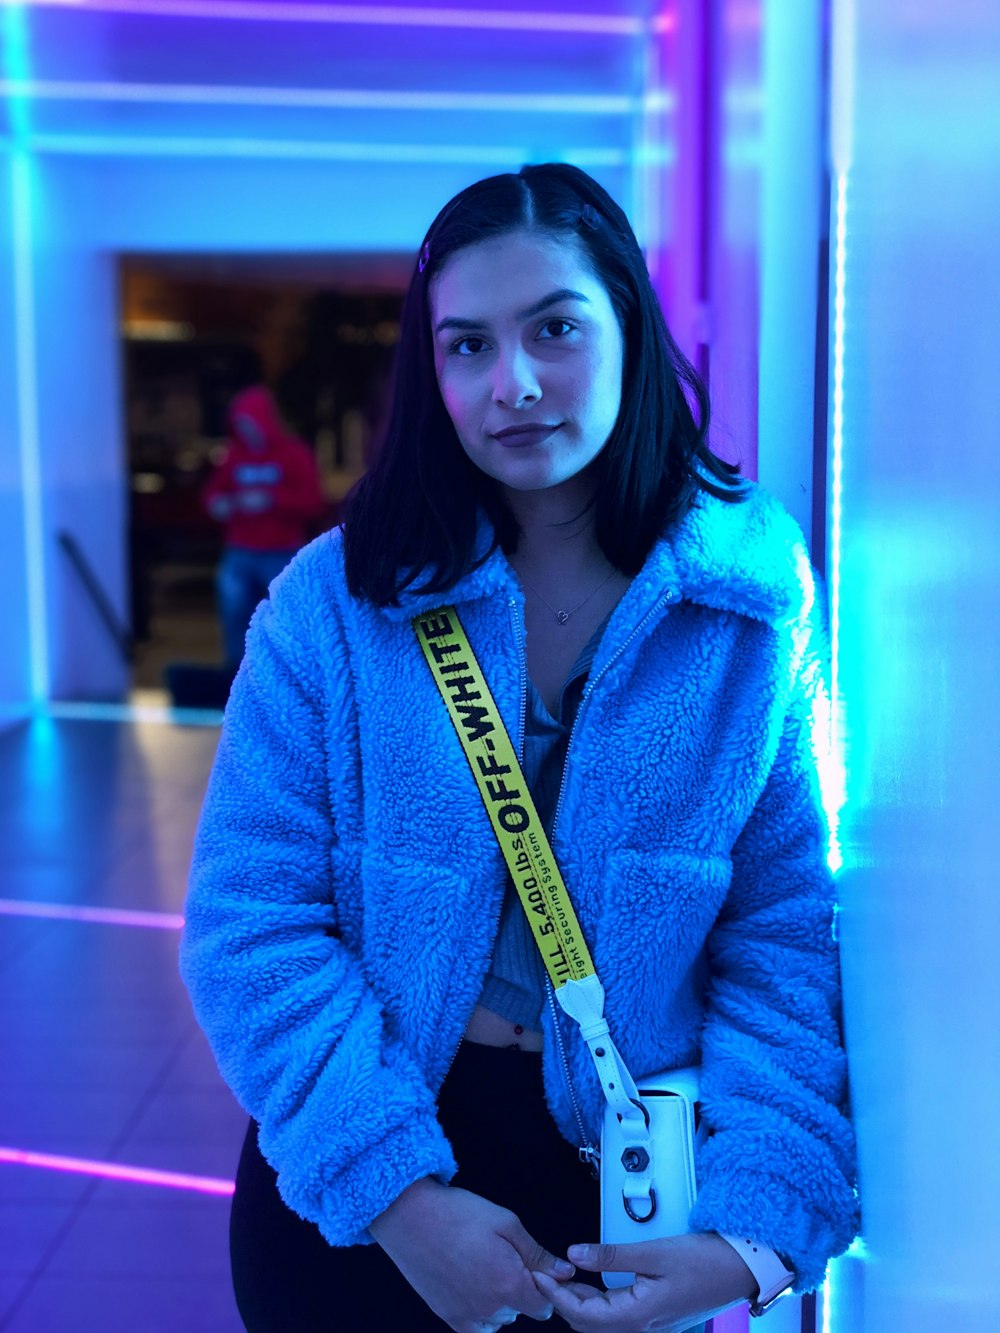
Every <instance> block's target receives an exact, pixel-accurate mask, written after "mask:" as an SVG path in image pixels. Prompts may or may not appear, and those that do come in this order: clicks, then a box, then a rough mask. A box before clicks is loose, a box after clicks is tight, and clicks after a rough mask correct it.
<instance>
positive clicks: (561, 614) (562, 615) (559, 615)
mask: <svg viewBox="0 0 1000 1333" xmlns="http://www.w3.org/2000/svg"><path fill="white" fill-rule="evenodd" d="M617 572H618V571H617V570H616V569H612V570H611V572H610V574H608V575H607V576H606V577H605V578H603V579H601V581H600V583H599V584H598V585H597V587H596V588H592V589H591V590H590V592H588V593H587V595H586V597H585V598H584V599H583V601H582V602H577V604H576V606H574V607H571V608H570V609H569V610H568V611H557V610H556V608H555V607H554V606H553V605H552V603H551V602H550V601H549V599H548V598H547V597H543V596H542V594H541V593H540V592H539V591H538V589H537V588H536V587H535V585H534V584H533V583H529V582H528V580H527V579H526V578H525V577H524V575H523V574H519V575H518V577H519V578H520V580H521V582H522V583H523V584H524V586H525V587H526V588H528V589H529V590H530V591H531V592H533V593H534V594H535V596H536V597H537V598H538V600H539V601H540V602H544V603H545V605H546V606H547V607H548V608H549V610H550V611H551V612H552V614H553V615H554V616H555V618H556V620H557V621H558V622H559V624H560V625H565V624H566V621H567V620H569V618H570V616H575V615H576V613H577V611H579V610H581V609H582V608H583V607H585V606H586V605H587V603H588V602H589V601H590V599H591V598H592V597H596V596H597V594H598V593H599V592H600V591H601V589H602V588H603V587H604V585H605V584H606V583H610V582H611V580H612V579H613V578H614V576H615V574H617Z"/></svg>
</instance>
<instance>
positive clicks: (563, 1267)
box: [552, 1259, 576, 1277]
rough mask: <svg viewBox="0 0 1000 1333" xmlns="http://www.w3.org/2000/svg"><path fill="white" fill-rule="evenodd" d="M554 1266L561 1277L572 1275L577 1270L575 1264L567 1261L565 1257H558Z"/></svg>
mask: <svg viewBox="0 0 1000 1333" xmlns="http://www.w3.org/2000/svg"><path fill="white" fill-rule="evenodd" d="M552 1267H553V1268H554V1269H555V1271H556V1273H557V1274H558V1276H559V1277H572V1276H573V1274H574V1273H575V1272H576V1269H575V1268H574V1267H573V1265H572V1264H570V1263H567V1262H566V1260H565V1259H556V1261H555V1262H554V1263H553V1265H552Z"/></svg>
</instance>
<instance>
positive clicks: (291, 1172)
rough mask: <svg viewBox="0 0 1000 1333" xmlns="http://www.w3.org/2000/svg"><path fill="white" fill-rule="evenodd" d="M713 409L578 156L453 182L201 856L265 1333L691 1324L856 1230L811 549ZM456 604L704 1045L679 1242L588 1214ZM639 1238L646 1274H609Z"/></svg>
mask: <svg viewBox="0 0 1000 1333" xmlns="http://www.w3.org/2000/svg"><path fill="white" fill-rule="evenodd" d="M688 395H689V396H690V398H691V399H692V400H693V401H694V402H695V403H696V405H697V409H698V413H697V419H696V418H695V416H694V415H693V414H692V410H691V408H690V406H689V402H688ZM707 419H708V407H707V402H706V399H705V394H704V390H703V389H702V387H701V385H700V383H699V381H698V379H697V377H696V376H695V374H694V372H693V371H692V370H691V368H690V366H689V365H688V364H687V363H686V362H685V360H684V359H683V357H682V356H681V354H680V352H679V351H678V349H677V347H676V345H675V344H674V343H673V341H672V340H671V338H670V336H669V334H668V333H667V330H666V328H665V326H664V323H663V318H662V315H661V313H660V310H659V306H658V304H657V302H656V298H655V296H654V294H653V292H652V288H651V286H650V283H649V279H648V276H647V274H646V270H645V265H644V263H643V260H642V255H641V253H640V251H639V249H638V246H637V244H636V241H635V238H634V236H633V234H632V232H631V229H630V227H629V225H628V222H627V220H626V219H625V216H624V214H623V213H622V212H621V210H620V209H619V208H618V207H617V206H616V205H615V204H614V203H613V201H612V200H611V199H610V198H609V196H608V195H607V194H606V193H605V191H604V190H603V189H602V188H601V187H600V186H599V185H597V184H596V182H594V181H593V180H591V179H590V178H589V177H588V176H586V175H585V174H584V173H583V172H581V171H578V170H577V169H575V168H572V167H569V166H564V165H547V166H535V167H526V168H524V170H522V171H521V172H520V173H519V174H518V175H505V176H499V177H495V178H492V179H490V180H487V181H481V182H479V183H478V184H476V185H473V186H471V187H470V188H469V189H467V190H465V191H463V192H462V193H461V194H459V195H458V196H457V197H456V198H455V199H454V200H452V201H451V203H449V204H448V205H447V206H446V207H445V209H444V210H443V211H442V212H441V214H439V216H438V217H437V219H436V220H435V221H434V223H433V225H432V226H431V229H430V231H429V232H428V235H427V238H426V240H425V243H424V245H423V247H422V249H421V252H420V256H419V259H418V263H417V268H416V271H415V273H414V276H413V281H412V284H411V288H410V292H409V295H408V298H407V302H406V307H405V310H404V314H403V323H402V334H401V341H400V349H399V361H398V370H397V383H396V393H395V401H394V409H393V414H392V419H391V421H390V425H389V429H388V435H387V439H386V443H385V446H384V448H383V450H382V452H381V455H380V457H379V459H378V461H377V462H376V464H375V466H374V467H373V468H372V470H371V472H370V473H369V474H368V476H367V477H366V478H365V480H364V481H363V482H362V483H361V485H360V486H359V487H358V489H357V492H356V494H355V495H354V497H353V500H352V503H351V505H350V507H349V509H348V513H347V518H346V521H345V524H344V528H343V531H342V532H341V533H339V534H332V535H327V536H326V537H323V538H320V539H319V540H318V541H317V542H314V543H313V544H312V545H311V546H310V547H309V548H307V549H306V551H305V552H303V553H302V554H301V555H300V556H299V557H298V558H297V559H296V560H295V561H294V562H293V564H292V565H291V566H290V567H289V569H288V570H286V571H285V573H284V574H283V575H282V576H281V577H280V578H279V579H278V580H277V581H276V583H275V584H274V585H273V586H272V589H271V597H270V600H269V601H268V602H266V603H265V604H264V605H263V606H262V607H261V609H260V610H259V611H258V613H257V616H256V618H255V621H254V624H253V626H252V628H251V632H250V636H249V639H248V644H247V654H246V657H245V659H244V662H243V665H242V668H241V671H240V674H239V676H238V678H237V681H236V684H235V686H234V690H233V694H232V698H231V700H230V704H229V708H228V711H227V716H226V722H225V726H224V728H223V735H222V740H221V743H220V748H219V754H218V758H217V760H216V766H215V770H214V772H213V775H212V780H211V783H210V787H209V791H208V795H207V798H206V803H205V810H204V814H203V819H202V824H201V828H200V831H199V836H198V842H197V847H196V855H195V861H194V868H193V872H192V881H191V893H190V899H189V903H188V910H187V926H186V932H185V941H184V951H183V968H184V974H185V977H186V980H187V982H188V985H189V987H190V989H191V993H192V996H193V999H194V1003H195V1007H196V1010H197V1013H198V1016H199V1019H200V1021H201V1022H202V1024H203V1025H204V1027H205V1029H206V1032H207V1033H208V1035H209V1037H210V1040H211V1041H212V1044H213V1047H214V1050H215V1052H216V1056H217V1058H218V1061H219V1065H220V1068H221V1070H222V1072H223V1074H224V1076H225V1077H226V1078H227V1080H228V1081H229V1082H230V1084H231V1086H232V1087H233V1089H234V1091H235V1092H236V1095H237V1096H238V1097H239V1098H240V1100H241V1102H242V1104H243V1105H244V1106H245V1107H246V1109H247V1110H248V1111H249V1113H250V1115H251V1116H252V1117H253V1121H252V1123H251V1127H250V1132H249V1134H248V1137H247V1143H246V1145H245V1146H244V1152H243V1156H242V1159H241V1163H240V1169H239V1173H238V1178H237V1189H236V1195H235V1199H234V1206H233V1224H232V1237H231V1239H232V1248H233V1263H234V1277H235V1282H236V1288H237V1296H238V1300H239V1304H240V1309H241V1312H242V1313H243V1317H244V1320H245V1321H246V1323H247V1326H248V1328H250V1329H253V1330H265V1329H266V1330H271V1329H283V1330H289V1329H295V1330H299V1329H312V1328H317V1329H319V1328H323V1329H336V1328H343V1329H362V1328H370V1329H377V1330H381V1329H383V1328H390V1327H398V1328H401V1329H407V1330H419V1329H424V1328H427V1329H438V1328H442V1327H450V1328H452V1329H455V1330H459V1331H460V1333H469V1331H470V1330H477V1331H478V1333H481V1331H482V1330H484V1329H495V1328H498V1327H499V1326H500V1325H502V1324H505V1323H509V1322H512V1320H513V1319H514V1318H516V1317H517V1315H518V1314H522V1313H523V1314H525V1315H527V1316H529V1317H531V1318H534V1319H545V1318H548V1317H549V1316H550V1315H552V1313H553V1311H555V1312H556V1313H555V1317H554V1320H553V1323H554V1325H557V1326H558V1325H560V1323H561V1321H562V1320H565V1321H567V1322H568V1323H569V1324H570V1325H571V1326H572V1327H574V1328H577V1329H590V1328H593V1329H598V1328H600V1329H615V1330H621V1331H622V1333H625V1331H626V1330H634V1329H645V1328H652V1327H655V1328H657V1329H662V1330H672V1331H674V1333H679V1331H680V1330H683V1329H687V1328H689V1327H692V1326H694V1325H696V1324H697V1323H698V1321H699V1320H703V1319H705V1318H706V1317H707V1316H708V1315H710V1314H711V1313H713V1312H715V1311H718V1310H720V1309H723V1308H726V1307H727V1306H729V1305H732V1304H734V1303H736V1302H739V1301H742V1300H748V1299H751V1300H752V1299H756V1298H763V1297H765V1296H766V1295H768V1293H766V1292H763V1291H761V1290H760V1281H759V1279H758V1278H756V1277H754V1275H753V1272H752V1271H751V1269H752V1267H753V1266H754V1263H755V1262H756V1260H755V1259H754V1258H753V1257H752V1252H753V1251H754V1250H756V1251H757V1252H758V1253H761V1252H766V1253H767V1254H768V1255H769V1256H770V1259H771V1260H773V1262H774V1264H776V1265H777V1268H778V1270H779V1271H781V1272H784V1271H785V1269H787V1270H788V1273H789V1275H790V1276H789V1280H794V1282H795V1283H796V1285H797V1287H798V1289H800V1290H809V1289H810V1288H812V1287H814V1286H815V1285H816V1284H817V1283H818V1282H820V1281H821V1280H822V1276H823V1272H824V1269H825V1265H826V1262H827V1260H828V1259H829V1257H830V1256H831V1255H833V1254H836V1253H838V1252H840V1251H841V1250H843V1249H844V1248H845V1247H846V1245H847V1244H848V1243H849V1241H850V1239H851V1237H852V1235H853V1234H854V1221H855V1196H854V1191H853V1186H852V1179H853V1149H852V1138H851V1132H850V1128H849V1126H848V1123H847V1121H846V1119H845V1116H844V1113H843V1112H844V1099H845V1066H844V1056H843V1052H842V1050H841V1045H840V1039H839V1031H838V973H837V958H836V948H835V944H834V942H833V934H832V928H831V927H832V912H833V906H832V892H831V885H830V880H829V875H828V873H827V870H826V865H825V856H824V852H825V831H824V823H823V817H822V813H821V808H820V803H819V799H818V795H819V794H818V784H817V778H816V763H815V756H814V752H813V748H812V743H811V732H812V725H811V724H812V721H813V717H814V714H815V713H816V710H817V707H818V705H819V704H820V703H821V702H822V672H821V671H820V669H819V663H820V658H819V648H818V644H817V638H818V636H817V633H816V630H815V614H814V605H813V603H814V592H813V585H812V579H811V574H810V570H809V564H808V560H807V558H806V555H805V552H804V550H803V547H802V543H801V538H800V536H799V534H798V532H797V529H796V528H795V526H794V524H793V523H792V522H791V520H790V519H788V517H787V516H786V515H785V514H784V513H783V511H781V510H780V508H779V507H778V506H777V505H776V504H775V503H774V502H773V501H772V500H770V499H768V498H767V497H766V496H765V495H764V494H763V493H761V492H760V491H759V490H757V489H756V488H755V487H752V486H749V485H746V484H743V483H741V482H740V479H739V478H738V476H737V474H736V471H735V469H733V468H731V467H729V466H728V465H726V464H724V463H723V462H721V461H720V460H719V459H717V458H715V457H714V455H713V454H712V453H711V452H710V451H709V449H708V447H707V445H706V442H705V435H706V427H707ZM444 603H451V604H454V605H455V606H456V608H457V609H458V612H459V614H460V615H461V618H462V621H463V623H464V625H465V628H466V630H467V632H468V635H469V638H470V640H471V642H472V645H473V647H474V649H475V652H476V654H477V656H478V658H479V661H480V663H481V665H482V667H483V670H484V672H485V675H486V678H487V680H488V681H489V683H490V687H491V689H492V692H493V694H494V697H495V699H496V701H497V704H498V706H499V708H500V710H501V713H502V714H503V716H504V718H505V720H506V723H507V727H508V729H509V730H510V732H511V734H512V736H513V738H514V741H515V744H518V745H519V746H520V747H521V752H522V757H523V764H524V769H525V775H526V778H527V780H528V782H529V785H530V786H531V789H532V792H533V795H534V797H535V801H536V804H537V805H538V807H539V811H540V813H541V815H542V817H543V819H544V820H545V822H546V823H547V825H548V827H549V829H550V831H551V837H552V840H553V846H554V849H555V852H556V855H557V857H558V858H559V861H560V865H561V867H562V871H563V874H564V877H565V879H566V882H567V885H568V887H569V891H570V894H571V896H572V898H573V901H574V905H575V907H576V910H577V912H578V914H579V917H580V920H581V924H582V927H583V929H584V932H585V934H586V936H587V939H588V942H589V945H590V948H591V952H592V953H593V954H594V958H595V962H596V965H597V968H598V971H599V973H600V974H601V977H602V980H603V981H604V984H605V986H606V988H607V992H608V995H607V1011H606V1012H607V1016H608V1019H609V1021H610V1023H611V1027H612V1031H613V1032H614V1033H615V1035H616V1040H617V1042H618V1046H619V1048H620V1050H621V1052H622V1055H623V1056H624V1058H625V1061H626V1063H627V1064H628V1066H629V1067H630V1069H631V1070H632V1071H633V1072H634V1073H636V1074H642V1073H645V1072H650V1071H652V1070H655V1069H661V1068H664V1067H671V1066H681V1065H686V1064H692V1063H696V1062H699V1061H700V1063H701V1065H702V1096H703V1114H704V1118H705V1121H706V1123H707V1125H708V1127H709V1129H710V1131H711V1135H710V1137H709V1139H708V1141H707V1143H706V1145H705V1147H704V1149H703V1150H702V1152H701V1156H700V1160H699V1196H698V1201H697V1204H696V1206H695V1209H694V1213H693V1215H692V1217H691V1232H690V1234H688V1235H687V1236H685V1237H682V1238H675V1239H673V1240H670V1241H662V1242H649V1243H647V1244H646V1245H644V1246H640V1247H619V1250H620V1253H618V1254H617V1255H615V1256H610V1255H608V1254H605V1253H601V1254H599V1253H596V1252H595V1250H594V1247H593V1246H592V1245H591V1246H589V1248H588V1246H587V1245H586V1243H587V1242H593V1241H595V1240H596V1238H597V1237H596V1232H597V1217H596V1204H597V1196H596V1185H595V1184H594V1181H593V1178H592V1176H591V1174H590V1173H589V1171H588V1170H587V1169H586V1168H585V1166H584V1165H583V1164H582V1163H581V1162H580V1161H578V1160H577V1159H578V1150H579V1149H581V1148H584V1149H586V1148H587V1147H588V1145H591V1144H593V1143H594V1142H595V1141H596V1138H597V1135H598V1132H599V1130H598V1126H599V1123H600V1117H601V1110H602V1099H601V1092H600V1088H599V1086H598V1085H597V1082H596V1080H595V1076H594V1072H593V1068H592V1066H591V1064H590V1057H589V1055H588V1052H587V1050H586V1047H585V1046H584V1044H583V1042H582V1041H581V1040H580V1038H579V1035H578V1033H577V1032H576V1031H575V1030H573V1028H572V1026H571V1025H570V1024H569V1023H568V1021H567V1020H566V1019H565V1018H564V1017H563V1016H562V1015H560V1014H559V1013H558V1012H557V1008H556V1006H555V1005H554V1004H553V1003H552V998H551V994H550V993H548V988H547V987H546V984H545V980H544V974H543V972H542V970H541V965H540V962H539V960H538V959H537V958H536V956H535V950H534V947H533V944H532V942H531V938H530V936H529V935H528V934H527V933H526V929H525V926H524V921H523V916H522V913H521V910H520V907H519V904H518V902H517V900H516V899H515V898H514V897H513V894H512V893H511V890H510V888H509V885H508V886H507V887H506V888H505V875H504V872H503V869H502V863H501V860H500V854H499V852H498V849H497V846H496V843H495V842H494V840H493V837H492V833H491V830H490V826H489V823H488V821H487V819H486V816H485V813H484V811H483V807H482V805H481V803H480V799H479V796H478V793H477V791H476V788H475V786H474V784H473V782H472V779H471V776H470V773H469V769H468V766H467V764H466V763H465V760H464V758H463V756H462V753H461V750H460V748H459V745H458V742H457V739H456V737H455V735H454V732H453V731H452V729H451V724H450V722H449V719H448V716H447V713H446V710H445V708H444V705H443V703H442V701H441V699H440V697H439V696H438V694H437V691H436V688H435V686H434V683H433V681H432V679H431V677H430V673H429V672H428V670H427V667H426V664H425V663H424V661H423V659H422V654H421V651H420V648H419V645H418V644H417V642H416V639H415V636H414V633H413V630H412V628H411V625H410V621H411V619H412V618H413V617H414V616H416V615H417V614H422V613H425V612H427V611H428V610H430V609H432V608H436V607H438V606H440V605H442V604H444ZM570 733H572V740H571V741H570ZM258 1126H259V1128H258ZM456 1167H457V1174H456ZM372 1242H374V1243H372ZM574 1242H577V1243H579V1242H583V1243H585V1244H584V1248H582V1249H581V1248H580V1247H579V1244H577V1245H575V1246H574V1248H573V1249H572V1250H571V1252H570V1255H569V1257H570V1259H571V1260H572V1261H573V1262H572V1264H567V1263H566V1261H565V1259H563V1255H564V1254H565V1253H566V1247H567V1246H568V1245H571V1244H573V1243H574ZM741 1247H742V1249H741ZM748 1247H749V1248H748ZM776 1256H780V1258H778V1257H776ZM744 1258H746V1259H747V1260H748V1261H749V1263H750V1266H749V1267H748V1263H747V1262H745V1261H744ZM574 1265H575V1268H576V1272H575V1275H574ZM602 1267H603V1268H604V1269H605V1270H606V1269H608V1268H610V1267H617V1268H619V1269H621V1270H623V1271H627V1272H632V1271H635V1272H637V1273H638V1274H639V1276H638V1278H637V1281H636V1285H635V1286H634V1288H629V1289H625V1290H624V1291H619V1292H616V1293H610V1294H603V1293H601V1291H600V1290H599V1289H598V1287H597V1285H596V1282H597V1279H596V1276H595V1275H596V1274H597V1273H598V1272H599V1271H600V1270H601V1269H602ZM561 1326H563V1327H565V1326H566V1323H561Z"/></svg>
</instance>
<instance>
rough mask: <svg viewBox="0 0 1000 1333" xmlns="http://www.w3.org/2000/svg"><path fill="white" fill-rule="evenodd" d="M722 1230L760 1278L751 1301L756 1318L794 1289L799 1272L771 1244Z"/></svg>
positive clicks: (728, 1241)
mask: <svg viewBox="0 0 1000 1333" xmlns="http://www.w3.org/2000/svg"><path fill="white" fill-rule="evenodd" d="M718 1234H719V1235H720V1236H721V1237H722V1239H723V1240H724V1241H726V1242H727V1243H728V1244H729V1245H731V1246H732V1247H733V1249H734V1250H735V1251H736V1253H737V1254H738V1255H739V1256H740V1258H741V1259H742V1260H743V1262H744V1263H745V1264H746V1266H747V1268H749V1269H750V1272H751V1273H752V1274H753V1275H754V1277H755V1278H756V1280H757V1295H756V1296H755V1297H754V1298H753V1299H752V1300H751V1302H750V1313H751V1314H752V1315H753V1316H754V1317H755V1318H756V1317H757V1316H758V1315H762V1314H763V1313H764V1312H765V1310H769V1309H770V1308H771V1306H772V1305H773V1304H774V1303H775V1301H777V1300H778V1299H779V1298H780V1297H782V1296H784V1295H785V1294H786V1293H787V1292H789V1291H790V1290H791V1287H792V1283H793V1282H794V1281H795V1274H794V1273H793V1272H792V1270H791V1269H790V1268H789V1267H788V1265H787V1264H786V1263H785V1261H784V1260H783V1259H782V1258H781V1256H780V1255H778V1254H775V1252H774V1250H772V1249H769V1248H768V1246H766V1245H761V1244H759V1243H758V1242H757V1241H755V1240H750V1239H748V1238H747V1237H745V1236H730V1235H727V1234H726V1233H725V1232H724V1231H720V1232H719V1233H718Z"/></svg>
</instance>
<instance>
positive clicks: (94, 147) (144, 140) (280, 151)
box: [31, 134, 628, 721]
mask: <svg viewBox="0 0 1000 1333" xmlns="http://www.w3.org/2000/svg"><path fill="white" fill-rule="evenodd" d="M31 148H32V149H33V150H34V151H35V152H36V153H59V154H77V155H81V156H95V157H102V156H106V157H181V158H184V157H187V158H195V157H209V158H212V157H243V158H277V159H288V160H291V161H310V160H311V161H335V162H368V163H377V162H392V163H399V162H414V163H458V164H471V165H474V166H479V165H483V166H521V165H522V164H523V163H524V162H531V161H536V160H538V155H537V153H535V152H532V150H531V149H530V148H527V147H516V146H491V145H484V144H399V143H354V142H345V143H328V142H324V141H322V140H320V141H318V142H314V141H313V140H287V139H221V138H220V139H213V138H197V139H196V138H187V137H178V136H169V137H168V136H149V137H146V136H140V135H135V136H131V137H130V136H126V135H104V134H36V135H33V136H32V138H31ZM557 156H558V158H559V159H560V160H562V161H565V162H572V163H574V164H575V165H576V166H579V167H589V168H601V167H621V166H624V165H626V164H627V162H628V152H627V151H626V150H625V149H623V148H580V149H571V150H569V151H562V152H560V153H559V154H558V155H557ZM69 707H70V708H71V709H75V708H77V707H78V706H77V705H69ZM109 707H110V708H111V709H112V710H114V709H115V708H116V707H117V706H116V705H109ZM127 711H128V710H127ZM138 711H141V710H131V712H129V716H128V717H123V720H126V721H127V720H130V718H131V717H132V715H133V714H137V712H138ZM164 711H166V712H170V713H171V716H170V717H164V718H163V719H162V720H165V721H171V720H177V719H176V717H175V716H174V714H176V711H177V710H164ZM78 715H79V714H78V713H77V712H73V713H67V712H65V711H60V712H58V713H53V716H60V717H67V716H78ZM91 716H96V714H94V713H93V712H92V713H91ZM140 720H141V719H140ZM152 720H157V719H155V718H154V719H152Z"/></svg>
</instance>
